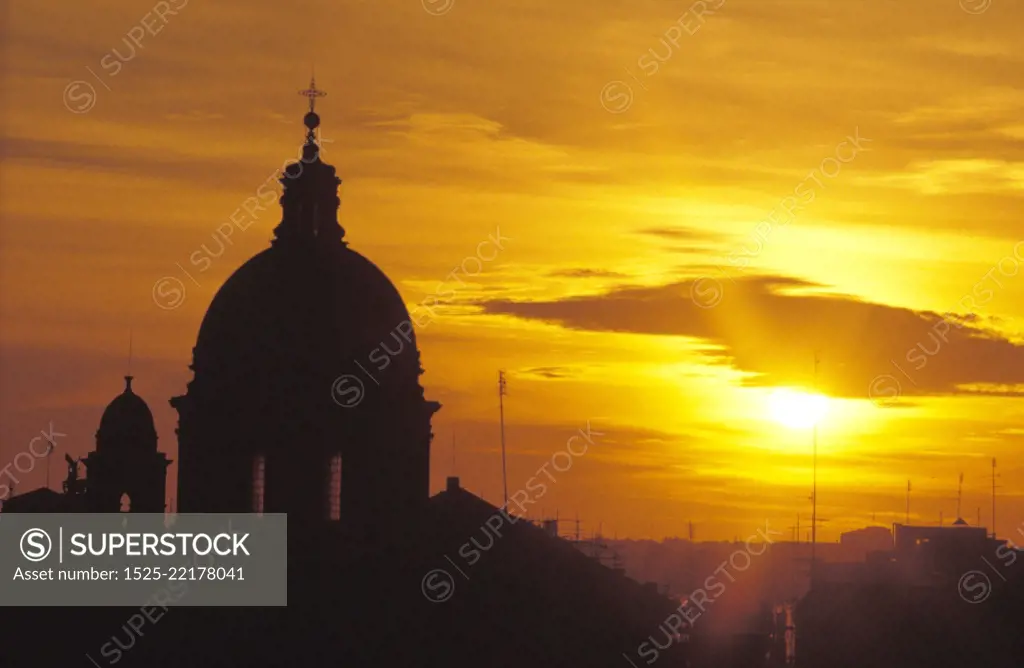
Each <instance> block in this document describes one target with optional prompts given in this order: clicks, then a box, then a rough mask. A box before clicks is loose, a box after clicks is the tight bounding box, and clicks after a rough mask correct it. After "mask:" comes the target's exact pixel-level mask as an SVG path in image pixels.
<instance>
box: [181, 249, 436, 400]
mask: <svg viewBox="0 0 1024 668" xmlns="http://www.w3.org/2000/svg"><path fill="white" fill-rule="evenodd" d="M382 344H383V345H385V346H387V348H388V350H389V352H391V353H396V354H394V355H392V356H389V357H390V359H389V363H388V365H387V367H386V368H384V369H383V370H382V371H381V373H380V375H379V376H377V377H376V381H379V383H380V384H382V385H384V386H385V387H387V386H392V387H394V386H395V384H396V383H397V384H398V385H399V386H402V387H411V385H410V383H412V384H414V385H416V386H418V376H419V373H420V366H419V355H418V353H417V351H416V346H415V337H414V335H413V333H412V326H411V325H410V323H409V313H408V311H407V310H406V308H405V304H404V303H403V301H402V298H401V296H400V295H399V293H398V290H396V289H395V286H394V285H393V284H392V283H391V281H390V280H389V279H388V277H387V276H386V275H385V274H384V273H383V272H382V271H381V270H380V269H379V268H377V266H376V265H375V264H373V263H372V262H370V261H369V260H367V259H366V258H365V257H363V256H362V255H360V254H359V253H357V252H355V251H353V250H350V249H349V248H348V246H347V245H345V244H344V243H343V242H341V241H333V240H332V241H327V242H313V241H311V242H310V243H281V244H275V245H274V246H272V247H271V248H268V249H267V250H265V251H263V252H261V253H259V254H257V255H256V256H254V257H253V258H252V259H250V260H249V261H248V262H246V263H245V264H244V265H242V266H241V267H240V268H239V269H238V270H237V271H236V272H235V273H234V274H233V275H232V276H231V277H230V278H228V280H227V281H226V282H225V283H224V285H223V286H222V287H221V289H220V290H219V291H218V292H217V294H216V296H215V297H214V299H213V301H212V303H211V304H210V307H209V309H208V310H207V312H206V316H205V317H204V318H203V322H202V325H201V326H200V328H199V335H198V338H197V341H196V347H195V351H194V368H195V370H196V373H197V378H199V377H200V374H202V377H203V378H204V379H206V378H210V379H212V380H213V385H214V386H217V387H218V389H227V388H231V387H235V388H237V387H238V384H239V383H243V384H244V385H243V389H242V390H241V391H245V392H247V393H248V392H250V391H251V392H252V393H253V394H255V393H260V394H261V395H263V396H266V393H267V391H268V390H273V389H274V388H273V387H265V386H261V387H256V386H253V385H252V383H265V384H266V385H267V386H275V385H278V386H279V385H281V383H283V382H284V383H286V382H288V381H287V380H285V379H287V378H289V377H291V378H293V379H294V380H293V382H301V380H300V379H301V378H302V377H305V378H307V379H310V380H311V379H312V378H314V377H316V376H318V375H325V376H329V377H330V378H335V377H337V376H338V375H339V374H340V373H343V372H346V371H347V370H350V369H351V368H352V367H353V363H359V364H361V365H362V366H363V367H365V368H366V369H368V370H369V371H370V372H371V373H373V372H375V371H376V368H377V367H376V366H375V364H374V363H372V362H371V361H370V355H371V354H372V353H373V351H374V350H378V355H380V354H381V353H380V352H379V349H380V348H381V346H382ZM355 372H356V373H358V370H356V371H355ZM375 376H376V374H375ZM363 380H364V381H365V382H366V384H367V385H371V384H372V383H371V382H370V381H369V380H368V379H366V378H365V376H364V377H363ZM210 389H211V390H213V387H211V388H210ZM278 389H280V390H281V391H282V392H285V393H287V392H288V391H289V388H287V387H284V388H280V387H279V388H278ZM301 389H305V390H308V389H309V388H301ZM214 391H216V390H214ZM316 391H317V392H320V393H321V394H323V396H324V397H325V398H326V399H328V400H329V399H330V384H328V385H326V386H324V387H318V388H316Z"/></svg>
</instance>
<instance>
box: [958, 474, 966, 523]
mask: <svg viewBox="0 0 1024 668" xmlns="http://www.w3.org/2000/svg"><path fill="white" fill-rule="evenodd" d="M963 498H964V474H963V473H961V474H960V484H959V485H958V486H957V488H956V518H957V519H958V520H959V519H962V518H963V515H961V514H960V504H961V502H962V501H963Z"/></svg>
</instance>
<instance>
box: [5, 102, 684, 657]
mask: <svg viewBox="0 0 1024 668" xmlns="http://www.w3.org/2000/svg"><path fill="white" fill-rule="evenodd" d="M304 93H306V94H308V95H309V96H310V98H311V100H310V109H309V112H308V113H307V114H306V115H305V117H304V119H303V120H304V125H305V127H306V139H305V144H304V146H303V152H302V159H301V160H300V161H299V162H297V163H294V164H292V165H290V166H289V167H288V168H287V169H286V170H285V173H284V175H283V176H282V178H281V184H282V186H283V188H284V191H283V195H282V197H281V199H280V204H281V208H282V219H281V222H280V224H279V225H278V226H277V227H276V228H275V230H274V239H273V241H272V242H271V245H270V247H269V248H268V249H266V250H264V251H262V252H261V253H259V254H257V255H256V256H255V257H253V258H252V259H250V260H249V261H247V262H246V263H245V264H243V265H242V267H241V268H239V269H238V270H237V271H236V272H235V273H234V274H233V275H232V276H231V277H230V278H229V279H228V280H227V281H226V282H225V283H224V285H223V286H222V287H221V289H220V290H219V291H218V293H217V295H216V296H215V297H214V299H213V301H212V303H211V304H210V307H209V309H208V311H207V313H206V315H205V317H204V318H203V321H202V324H201V326H200V329H199V333H198V336H197V340H196V345H195V348H194V349H193V355H192V363H191V365H190V368H191V370H192V372H193V378H192V380H191V381H190V382H189V383H188V385H187V388H186V391H185V393H184V394H182V395H180V396H177V397H174V398H172V399H171V400H170V402H171V405H172V406H173V407H174V408H175V410H177V412H178V416H179V423H178V429H177V435H178V445H179V448H178V450H179V452H178V494H177V499H178V508H177V510H178V511H180V512H192V513H194V512H203V513H211V512H215V513H249V512H257V513H287V514H288V607H287V608H233V609H230V610H223V609H217V608H187V607H184V608H170V609H168V610H166V611H165V612H166V616H165V617H164V616H161V619H160V621H159V623H158V624H154V625H152V626H148V627H146V628H145V629H144V630H143V631H141V632H140V631H139V630H138V629H134V628H131V627H130V625H128V624H127V623H126V620H127V619H128V618H129V617H130V616H131V615H132V614H137V613H138V610H126V609H118V608H97V609H92V610H88V611H87V612H83V611H82V610H75V609H63V610H52V609H26V610H25V611H23V612H24V613H25V614H21V615H19V616H18V617H17V618H16V619H13V620H11V621H10V622H6V623H4V624H0V647H4V648H13V647H18V648H19V651H21V652H22V654H21V655H20V656H19V657H18V662H17V663H16V664H15V665H40V666H48V665H65V663H66V662H67V660H68V658H69V656H68V655H69V653H70V654H72V655H77V656H73V657H72V660H74V661H81V660H82V659H81V655H82V653H83V652H84V653H86V654H87V655H88V658H89V659H90V660H92V661H93V663H96V665H100V666H102V665H103V661H106V663H107V665H114V664H115V663H116V664H117V665H118V666H119V667H120V666H146V667H147V668H152V667H164V666H166V667H171V666H174V667H181V666H204V667H205V666H225V667H226V666H232V667H235V666H242V665H244V666H267V667H271V666H273V667H275V668H276V667H281V666H334V665H343V666H365V665H374V666H381V667H384V668H388V667H395V668H399V667H405V666H446V667H448V668H460V667H466V668H468V667H470V666H508V667H510V668H511V667H516V668H519V667H522V668H539V667H547V666H551V667H552V668H555V667H558V668H562V667H564V666H618V667H620V668H621V666H622V665H623V664H625V662H626V660H627V658H628V657H635V656H636V652H637V647H638V645H639V643H641V642H644V641H645V640H647V639H648V638H651V637H654V636H657V635H658V634H660V633H661V628H662V626H663V624H664V622H665V620H666V618H667V617H668V616H669V615H670V614H672V613H673V611H674V610H675V608H676V607H677V605H678V602H673V601H670V600H669V599H668V598H667V597H665V596H663V595H661V594H659V593H658V592H657V590H656V588H652V587H645V586H643V585H641V584H640V583H638V582H636V581H634V580H631V579H630V578H628V577H626V576H625V574H624V573H623V572H622V571H621V570H613V569H611V568H608V567H607V566H605V565H603V564H601V563H600V562H599V561H598V560H595V559H591V558H589V557H587V556H586V555H584V554H583V553H581V552H580V550H578V549H577V548H576V547H575V546H574V545H573V544H571V543H570V542H568V541H565V540H562V539H560V538H558V537H557V536H552V535H550V533H549V532H546V531H544V530H543V529H542V528H540V527H537V526H534V525H533V524H532V523H530V522H528V521H525V520H523V519H522V518H520V517H517V516H516V515H514V514H512V513H510V512H507V511H506V510H505V509H503V508H497V507H495V506H493V505H491V504H489V503H487V502H486V501H484V500H483V499H481V498H479V497H477V496H476V495H474V494H472V493H470V492H469V491H467V490H466V489H464V488H463V487H462V486H461V484H460V482H459V479H458V478H449V479H448V482H447V486H446V488H445V489H444V490H443V491H442V492H440V493H439V494H436V495H434V496H433V497H431V496H430V490H429V480H430V443H431V438H432V434H431V426H430V420H431V416H432V415H433V414H434V413H435V412H436V411H437V410H438V409H439V408H440V405H439V404H438V403H437V402H434V401H430V400H429V399H427V398H425V396H424V391H423V388H422V387H421V385H420V382H419V377H420V375H421V374H422V373H423V369H422V367H421V365H420V357H419V352H418V350H417V347H416V339H415V333H414V331H413V324H412V323H411V321H410V318H409V314H408V312H407V310H406V308H405V305H404V302H403V300H402V298H401V296H400V295H399V293H398V291H397V289H396V288H395V287H394V285H393V284H392V283H391V281H390V280H389V279H388V278H387V276H385V275H384V273H383V272H381V270H380V269H378V268H377V267H376V266H375V265H374V264H373V263H372V262H370V261H369V260H367V259H366V258H364V257H363V256H362V255H360V254H359V253H357V252H355V251H354V250H352V249H350V248H349V247H348V244H347V243H346V241H345V239H344V237H345V231H344V229H343V228H342V227H341V225H340V224H339V223H338V208H339V205H340V201H339V198H338V193H337V189H338V185H339V184H340V179H339V178H338V177H337V175H336V172H335V169H334V167H332V166H330V165H328V164H326V163H324V162H323V161H322V160H321V158H320V150H319V146H318V145H317V141H316V135H315V130H316V128H317V127H318V126H319V123H320V118H319V116H318V115H317V114H316V112H315V111H314V108H313V102H315V99H316V97H317V96H318V94H319V92H318V91H316V88H315V85H314V86H311V88H310V90H309V91H305V92H304ZM152 424H153V423H152V415H151V414H150V412H149V409H148V407H147V406H146V404H145V402H143V401H142V400H141V398H139V397H138V396H137V395H135V394H134V392H133V391H132V389H131V379H130V378H129V379H128V380H127V385H126V387H125V390H124V393H122V395H120V396H119V397H117V398H116V399H115V400H114V401H113V402H111V404H110V406H109V407H108V408H107V411H105V413H104V416H103V419H102V420H101V424H100V429H99V431H98V432H97V447H96V451H95V452H93V453H91V454H90V455H89V456H88V457H87V458H86V459H85V460H83V461H84V463H85V465H86V469H87V472H88V476H87V477H86V478H85V479H84V480H80V479H78V477H77V465H76V466H75V468H74V469H73V470H72V469H71V468H70V467H69V476H68V484H67V485H66V489H65V492H64V494H59V493H57V492H52V491H48V492H47V493H45V494H43V496H44V497H45V504H37V505H48V506H49V507H50V509H51V511H54V510H56V509H58V508H71V507H72V506H73V507H75V508H90V507H91V508H96V509H99V510H102V511H104V512H116V511H117V510H119V509H120V507H121V506H120V505H119V504H120V503H121V502H122V501H123V497H124V496H125V495H127V496H128V497H129V498H130V500H131V505H130V509H131V510H132V511H142V510H148V511H149V512H161V511H162V510H163V496H164V477H163V476H164V473H165V471H166V467H167V464H169V463H170V462H169V461H168V460H167V459H166V457H164V456H163V455H162V454H161V453H159V452H158V451H157V448H156V433H155V430H154V429H153V427H152ZM26 496H28V495H26ZM158 497H159V501H158V500H157V498H158ZM30 505H31V504H30V503H29V502H28V501H26V500H24V499H21V498H20V497H16V498H14V499H11V500H10V501H9V502H8V503H7V504H5V507H4V511H5V512H8V511H10V512H19V511H22V512H23V511H25V510H28V509H29V506H30ZM184 596H187V592H186V593H185V594H184ZM140 603H141V604H143V607H145V606H146V604H145V602H140ZM187 604H188V603H187V599H182V600H181V601H180V605H183V606H187ZM40 626H46V627H49V628H55V627H56V628H60V629H61V631H62V633H63V634H64V635H65V640H64V642H61V643H54V644H41V645H40V644H33V645H32V646H31V647H29V646H27V645H26V643H24V642H20V643H19V642H18V639H20V638H22V637H24V636H25V635H27V634H30V633H31V632H32V630H33V629H36V628H38V627H40ZM669 645H670V646H667V647H665V648H663V649H662V650H661V651H660V654H659V656H660V658H659V665H661V666H664V667H665V668H670V667H672V666H682V665H685V648H684V647H682V646H681V645H680V643H678V642H674V641H671V639H670V641H669ZM82 648H85V649H84V650H83V649H82ZM90 650H91V651H90ZM2 663H3V662H2V661H0V664H2Z"/></svg>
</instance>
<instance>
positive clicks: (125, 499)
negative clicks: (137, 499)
mask: <svg viewBox="0 0 1024 668" xmlns="http://www.w3.org/2000/svg"><path fill="white" fill-rule="evenodd" d="M131 511H132V497H130V496H128V493H127V492H125V493H124V494H122V495H121V512H122V513H130V512H131Z"/></svg>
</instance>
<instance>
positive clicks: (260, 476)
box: [252, 455, 267, 515]
mask: <svg viewBox="0 0 1024 668" xmlns="http://www.w3.org/2000/svg"><path fill="white" fill-rule="evenodd" d="M266 475H267V460H266V457H264V456H263V455H256V457H255V458H253V460H252V512H254V513H256V514H257V515H262V514H263V495H264V485H265V484H266Z"/></svg>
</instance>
